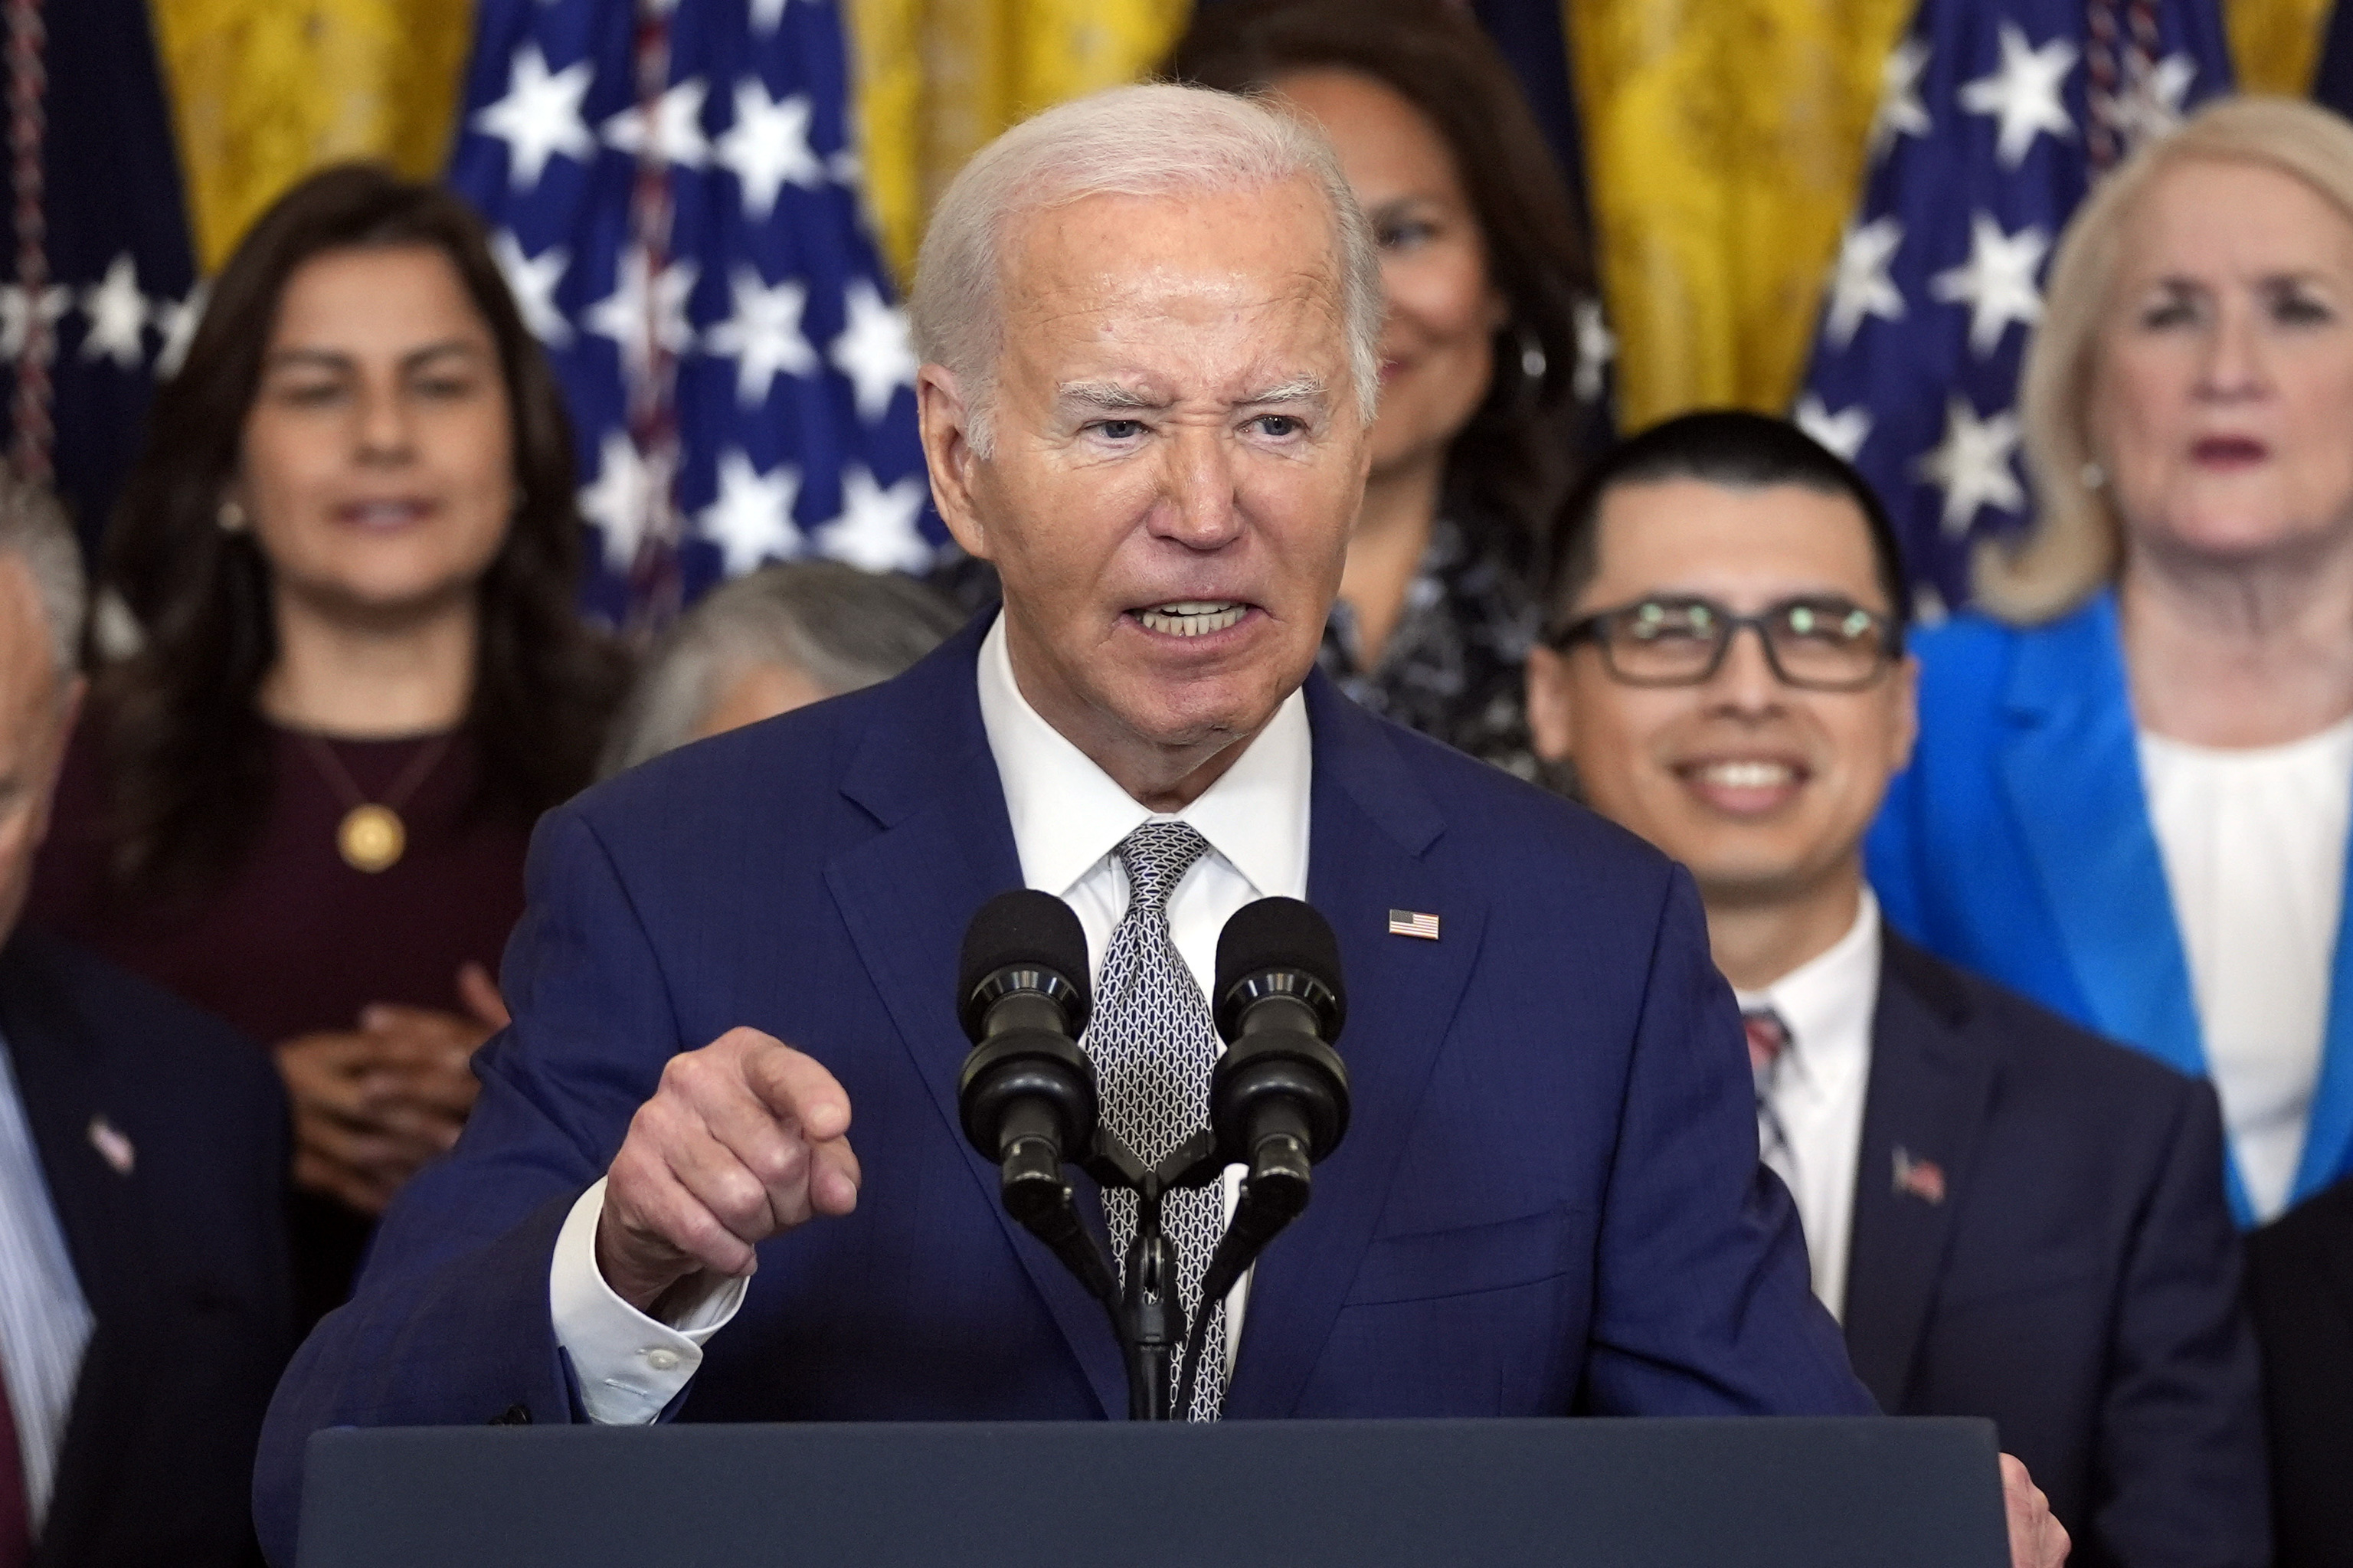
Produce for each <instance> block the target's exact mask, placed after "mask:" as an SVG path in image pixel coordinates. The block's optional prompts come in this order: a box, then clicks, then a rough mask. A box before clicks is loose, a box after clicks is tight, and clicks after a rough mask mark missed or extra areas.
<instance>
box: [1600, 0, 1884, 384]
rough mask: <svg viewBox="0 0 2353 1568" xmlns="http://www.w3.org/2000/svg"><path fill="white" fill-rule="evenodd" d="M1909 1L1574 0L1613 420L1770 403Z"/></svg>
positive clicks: (1807, 319)
mask: <svg viewBox="0 0 2353 1568" xmlns="http://www.w3.org/2000/svg"><path fill="white" fill-rule="evenodd" d="M1913 9H1914V0H1569V3H1568V4H1567V22H1568V26H1569V28H1570V37H1571V40H1572V41H1571V46H1570V48H1571V53H1572V54H1573V55H1574V57H1575V59H1576V63H1577V97H1578V100H1579V103H1580V107H1581V109H1582V111H1583V113H1584V132H1585V145H1586V161H1587V169H1588V175H1589V178H1590V183H1591V189H1592V193H1593V207H1594V228H1595V241H1596V249H1597V251H1598V255H1597V257H1596V260H1597V262H1598V263H1599V270H1600V273H1601V279H1602V287H1603V290H1604V292H1605V294H1606V295H1607V297H1608V300H1609V310H1610V315H1611V325H1612V326H1613V328H1614V329H1615V330H1616V332H1617V334H1618V342H1619V360H1618V393H1619V400H1620V418H1621V420H1622V421H1623V422H1624V424H1625V425H1626V426H1627V427H1628V428H1629V429H1632V428H1635V427H1639V426H1641V425H1647V424H1650V423H1651V422H1652V421H1653V420H1656V419H1659V418H1664V417H1665V416H1667V415H1669V414H1672V413H1674V412H1677V411H1678V410H1681V409H1683V408H1694V407H1699V406H1702V405H1726V404H1729V405H1738V406H1743V407H1747V408H1764V409H1771V410H1776V411H1778V410H1779V409H1781V408H1785V407H1787V405H1788V397H1789V394H1790V390H1791V388H1792V387H1794V386H1795V385H1796V383H1797V378H1798V376H1799V375H1801V374H1802V373H1803V367H1804V363H1805V355H1806V349H1807V344H1808V339H1809V337H1810V334H1811V333H1812V330H1813V324H1814V313H1815V303H1816V301H1817V300H1818V298H1819V297H1820V288H1821V275H1822V271H1823V269H1824V268H1825V267H1827V266H1828V264H1829V261H1830V258H1831V255H1832V253H1833V252H1834V251H1835V250H1836V249H1837V245H1838V235H1839V230H1840V229H1841V227H1842V226H1843V225H1844V224H1845V223H1846V220H1847V218H1848V217H1849V216H1850V215H1851V214H1852V211H1853V207H1854V200H1855V191H1856V187H1857V184H1858V181H1859V179H1860V176H1861V174H1862V154H1863V144H1864V141H1865V138H1866V136H1867V134H1868V132H1869V129H1870V125H1871V116H1872V111H1873V108H1874V107H1875V106H1876V104H1877V103H1878V101H1879V71H1880V62H1881V61H1882V60H1883V59H1884V58H1886V56H1887V53H1888V51H1889V50H1890V49H1891V48H1894V45H1895V43H1896V42H1897V41H1898V40H1899V39H1900V38H1901V37H1902V36H1903V32H1904V29H1905V27H1906V26H1909V25H1910V23H1911V20H1912V15H1913Z"/></svg>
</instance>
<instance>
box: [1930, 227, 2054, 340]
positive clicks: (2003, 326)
mask: <svg viewBox="0 0 2353 1568" xmlns="http://www.w3.org/2000/svg"><path fill="white" fill-rule="evenodd" d="M2049 249H2051V237H2050V236H2049V235H2047V234H2045V233H2043V232H2042V229H2040V228H2036V227H2034V226H2033V225H2032V224H2029V225H2028V226H2027V227H2026V228H2021V229H2020V230H2019V231H2018V232H2017V233H2016V234H2004V233H2003V232H2002V231H2001V225H2000V222H1998V221H1997V220H1996V219H1995V218H1994V217H1993V215H1992V214H1990V213H1986V212H1979V213H1975V214H1973V215H1971V217H1970V218H1969V259H1968V260H1967V261H1965V262H1963V263H1962V264H1961V265H1960V266H1958V267H1955V268H1953V269H1951V270H1948V271H1944V272H1939V273H1937V274H1936V276H1935V277H1933V278H1931V279H1929V280H1928V292H1929V293H1931V294H1933V295H1935V296H1936V298H1937V299H1940V300H1942V301H1944V302H1947V304H1961V303H1967V304H1968V307H1969V352H1970V353H1971V354H1974V355H1977V356H1978V358H1979V359H1983V358H1984V357H1985V356H1986V355H1989V354H1991V353H1992V352H1993V351H1994V350H1995V349H1996V348H1999V347H2000V346H2001V334H2003V333H2005V332H2007V331H2008V330H2009V329H2010V323H2012V322H2024V323H2027V324H2028V325H2030V326H2031V325H2032V324H2033V323H2036V322H2038V321H2041V320H2042V291H2041V290H2040V289H2038V288H2037V287H2036V286H2035V282H2034V276H2035V273H2036V272H2037V271H2038V270H2041V268H2042V257H2043V254H2044V252H2046V251H2048V250H2049Z"/></svg>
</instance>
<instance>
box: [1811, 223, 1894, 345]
mask: <svg viewBox="0 0 2353 1568" xmlns="http://www.w3.org/2000/svg"><path fill="white" fill-rule="evenodd" d="M1903 243H1904V225H1903V223H1902V222H1901V221H1900V220H1899V219H1897V218H1895V217H1880V218H1874V219H1873V220H1872V221H1871V222H1869V223H1866V224H1864V225H1862V227H1861V228H1856V227H1855V226H1853V225H1852V224H1850V225H1848V226H1847V231H1846V238H1844V239H1842V240H1841V241H1840V242H1839V253H1838V261H1837V264H1836V265H1834V266H1833V267H1832V268H1831V309H1830V319H1829V321H1828V322H1827V323H1825V325H1824V327H1823V329H1822V330H1823V332H1824V334H1825V335H1827V336H1828V337H1829V338H1830V340H1831V344H1832V345H1834V346H1836V347H1839V348H1844V347H1845V346H1846V345H1847V344H1850V343H1852V342H1853V341H1854V334H1855V329H1856V328H1858V327H1860V326H1862V321H1863V318H1864V317H1865V316H1877V317H1878V318H1879V319H1880V320H1882V321H1890V322H1894V321H1902V320H1903V319H1904V295H1903V292H1902V291H1900V290H1899V289H1897V288H1896V286H1895V281H1894V279H1893V278H1890V277H1889V276H1888V275H1887V268H1888V263H1890V262H1891V261H1893V260H1894V259H1895V249H1896V247H1898V246H1900V245H1902V244H1903Z"/></svg>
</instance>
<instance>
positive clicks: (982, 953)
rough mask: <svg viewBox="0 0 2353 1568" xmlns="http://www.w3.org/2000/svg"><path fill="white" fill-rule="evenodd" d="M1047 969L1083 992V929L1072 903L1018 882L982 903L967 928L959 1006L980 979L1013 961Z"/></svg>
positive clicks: (958, 987)
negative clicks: (1073, 912)
mask: <svg viewBox="0 0 2353 1568" xmlns="http://www.w3.org/2000/svg"><path fill="white" fill-rule="evenodd" d="M1017 964H1018V965H1021V966H1023V967H1025V968H1032V969H1051V970H1053V971H1054V972H1055V973H1056V974H1058V975H1060V976H1061V977H1062V979H1063V980H1066V981H1067V982H1069V984H1070V986H1071V989H1072V990H1073V991H1077V992H1078V993H1079V994H1080V995H1082V996H1084V995H1085V994H1086V991H1087V933H1086V929H1085V927H1082V926H1081V925H1080V924H1079V917H1078V916H1076V915H1073V914H1071V906H1069V905H1067V904H1065V903H1063V902H1062V901H1061V900H1060V899H1059V898H1057V897H1055V896H1054V895H1052V894H1050V893H1040V892H1039V891H1038V890H1037V889H1036V888H1034V887H1017V888H1015V889H1014V890H1013V891H1012V892H1010V893H1000V894H998V895H997V896H996V897H994V898H992V899H990V900H989V901H988V902H987V903H986V904H984V905H982V906H980V913H979V914H977V915H975V916H973V917H972V924H971V925H969V926H967V927H965V932H964V960H963V962H962V964H960V965H959V966H958V970H957V978H956V1000H957V1005H958V1006H959V1007H961V1006H963V1005H964V1004H965V1001H967V1000H968V999H969V998H970V997H971V996H972V993H973V991H974V989H975V988H976V987H977V986H978V985H979V984H980V982H981V981H983V980H987V978H988V977H989V976H991V975H993V974H995V973H996V972H997V970H999V969H1007V968H1009V967H1011V966H1013V965H1017Z"/></svg>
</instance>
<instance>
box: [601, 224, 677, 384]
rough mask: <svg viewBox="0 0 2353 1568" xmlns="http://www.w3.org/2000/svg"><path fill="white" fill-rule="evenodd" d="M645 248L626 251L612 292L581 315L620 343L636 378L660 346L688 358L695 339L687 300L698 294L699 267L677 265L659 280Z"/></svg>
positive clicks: (647, 367)
mask: <svg viewBox="0 0 2353 1568" xmlns="http://www.w3.org/2000/svg"><path fill="white" fill-rule="evenodd" d="M651 268H652V264H651V262H650V261H649V259H648V258H647V255H646V251H645V248H644V247H643V246H638V245H632V246H630V247H629V248H628V249H627V250H625V251H623V252H622V253H621V266H620V270H619V272H618V274H617V276H616V277H615V278H614V280H613V291H612V292H611V293H609V294H607V295H606V296H605V297H604V298H603V299H601V300H599V301H597V302H596V303H595V304H593V305H591V306H589V307H588V310H587V312H586V314H585V315H584V316H583V317H582V319H583V320H584V321H586V323H587V325H588V330H589V331H590V332H593V333H595V334H597V335H598V336H600V337H609V338H611V339H612V340H613V341H614V342H615V343H616V344H619V345H620V350H621V363H622V365H624V366H627V367H628V373H629V374H630V376H633V377H639V378H642V377H643V376H647V375H649V374H650V373H651V372H652V369H653V353H654V349H655V347H656V345H659V347H660V348H661V349H662V350H663V351H664V352H666V353H670V354H683V353H685V352H686V348H687V345H688V344H691V343H692V342H693V341H694V329H693V328H692V327H691V326H689V325H688V324H687V320H686V302H687V297H688V296H689V295H690V294H692V293H693V292H694V280H695V275H696V267H695V263H693V262H691V261H673V262H671V263H670V265H669V266H667V267H665V268H663V269H662V270H661V272H660V275H659V276H658V277H655V276H649V273H650V272H651Z"/></svg>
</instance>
